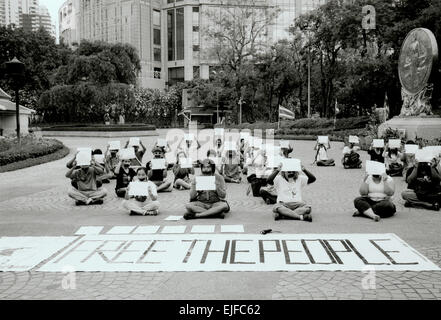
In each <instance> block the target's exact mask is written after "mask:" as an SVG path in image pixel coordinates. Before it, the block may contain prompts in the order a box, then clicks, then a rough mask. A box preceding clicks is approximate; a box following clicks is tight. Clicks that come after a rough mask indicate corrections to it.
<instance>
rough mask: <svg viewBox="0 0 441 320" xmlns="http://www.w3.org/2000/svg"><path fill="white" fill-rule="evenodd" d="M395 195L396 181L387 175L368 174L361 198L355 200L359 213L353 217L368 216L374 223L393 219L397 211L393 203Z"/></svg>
mask: <svg viewBox="0 0 441 320" xmlns="http://www.w3.org/2000/svg"><path fill="white" fill-rule="evenodd" d="M394 193H395V183H394V180H393V179H392V178H391V177H389V176H388V175H387V174H386V173H384V174H382V175H369V174H366V176H365V178H364V180H363V183H362V184H361V187H360V195H361V197H359V198H356V199H355V200H354V206H355V208H356V209H357V210H358V211H357V212H355V213H354V215H353V216H354V217H358V216H366V217H368V218H371V219H373V220H374V221H380V220H381V218H389V217H392V216H393V215H394V214H395V212H396V211H397V210H396V207H395V205H394V204H393V202H392V201H391V197H392V196H393V195H394Z"/></svg>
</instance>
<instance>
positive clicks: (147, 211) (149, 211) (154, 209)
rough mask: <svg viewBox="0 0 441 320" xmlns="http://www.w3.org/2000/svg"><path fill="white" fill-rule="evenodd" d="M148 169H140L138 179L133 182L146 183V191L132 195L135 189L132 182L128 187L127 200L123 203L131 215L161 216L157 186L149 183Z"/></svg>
mask: <svg viewBox="0 0 441 320" xmlns="http://www.w3.org/2000/svg"><path fill="white" fill-rule="evenodd" d="M146 171H147V169H145V168H139V169H138V171H137V173H136V177H135V178H134V179H133V182H143V183H145V187H146V189H145V190H142V191H143V192H140V194H139V195H134V196H131V195H130V193H131V192H130V188H131V187H132V188H133V185H132V183H133V182H131V183H130V184H129V185H128V187H127V192H126V196H125V200H124V201H123V207H124V208H125V209H127V210H128V211H129V212H130V215H142V216H157V215H158V214H159V201H158V193H157V191H156V185H155V184H154V183H153V182H151V181H148V178H147V172H146Z"/></svg>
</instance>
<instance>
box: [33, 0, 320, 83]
mask: <svg viewBox="0 0 441 320" xmlns="http://www.w3.org/2000/svg"><path fill="white" fill-rule="evenodd" d="M28 1H30V0H28ZM326 1H327V0H255V1H254V2H253V3H251V2H247V1H245V0H244V1H243V2H240V5H241V6H243V5H249V6H250V7H252V8H255V9H256V10H260V9H266V8H270V7H272V8H275V7H278V8H279V9H280V15H279V17H278V18H277V19H276V21H275V23H274V24H273V25H269V26H268V28H267V30H266V31H267V36H266V38H265V40H264V41H266V42H267V43H273V42H274V41H277V40H280V39H283V38H289V37H290V34H289V32H288V28H289V26H290V25H291V24H292V23H293V22H294V20H295V19H296V18H297V17H298V16H300V15H301V14H303V13H306V12H308V11H310V10H313V9H316V8H317V7H318V6H320V5H322V4H324V3H326ZM237 5H238V4H237V2H236V1H235V2H231V1H228V0H66V2H65V3H64V4H63V5H62V7H61V8H60V10H59V13H58V14H59V20H60V26H59V27H60V41H64V42H65V43H67V44H69V45H72V44H73V43H75V42H78V43H79V42H80V41H82V40H101V41H105V42H109V43H129V44H131V45H133V46H134V47H135V48H136V49H137V50H138V53H139V56H140V59H141V65H142V71H141V75H140V77H139V82H140V85H141V86H143V87H149V88H159V89H162V88H165V87H166V86H167V85H173V84H175V83H177V82H181V81H188V80H192V79H194V78H195V77H199V76H200V77H202V78H206V77H207V76H208V74H209V66H210V65H212V64H213V63H215V62H214V61H213V59H212V57H210V56H209V55H208V54H207V52H208V51H209V48H210V46H211V45H212V44H211V43H210V41H207V40H206V39H205V38H206V37H205V36H204V30H205V29H206V26H207V25H209V24H210V23H212V21H210V18H209V15H207V12H213V11H214V12H216V14H219V15H222V14H225V11H224V10H225V9H227V8H232V7H233V8H234V7H235V6H237Z"/></svg>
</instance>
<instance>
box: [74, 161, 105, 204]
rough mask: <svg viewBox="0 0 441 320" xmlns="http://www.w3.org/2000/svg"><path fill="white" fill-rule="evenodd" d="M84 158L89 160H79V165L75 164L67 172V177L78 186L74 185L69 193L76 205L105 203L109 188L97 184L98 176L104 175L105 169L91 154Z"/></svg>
mask: <svg viewBox="0 0 441 320" xmlns="http://www.w3.org/2000/svg"><path fill="white" fill-rule="evenodd" d="M77 156H79V154H78V155H77ZM87 157H89V158H87ZM83 159H87V160H85V161H83V160H79V161H78V166H77V164H75V166H73V167H72V168H71V169H69V171H68V172H67V173H66V177H67V178H69V179H72V180H73V181H75V183H76V188H75V187H72V188H71V189H70V190H69V192H68V195H69V197H71V198H72V199H74V200H75V201H76V205H90V204H103V199H104V198H105V197H106V195H107V190H106V189H105V188H103V187H98V186H97V176H99V175H102V174H103V173H104V170H103V169H102V167H101V166H98V165H97V164H96V163H95V161H94V160H92V159H91V155H90V154H89V155H88V156H86V157H83Z"/></svg>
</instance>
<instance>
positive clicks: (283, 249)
mask: <svg viewBox="0 0 441 320" xmlns="http://www.w3.org/2000/svg"><path fill="white" fill-rule="evenodd" d="M53 243H56V244H58V242H57V241H53V242H52V244H53ZM10 244H12V243H10ZM32 245H33V246H34V247H35V246H37V247H38V246H42V244H41V243H40V242H39V241H38V238H37V240H36V241H34V242H33V244H32ZM64 246H66V245H64ZM66 265H69V266H72V267H74V269H75V270H76V271H84V272H99V271H104V272H106V271H107V272H131V271H132V272H181V271H188V272H197V271H249V272H253V271H258V272H260V271H363V270H366V268H372V269H374V270H376V271H440V268H439V267H438V266H436V265H435V264H434V263H432V262H431V261H429V260H428V259H427V258H425V257H424V256H422V255H421V254H420V253H418V252H417V251H416V250H415V249H413V248H412V247H410V246H409V245H408V244H406V243H405V242H404V241H403V240H401V239H400V238H399V237H397V236H396V235H395V234H272V235H270V236H268V235H260V234H179V235H177V234H153V235H152V234H142V235H138V234H131V235H85V236H84V237H83V238H81V239H80V240H79V241H77V242H75V243H73V244H72V245H70V246H67V247H66V248H65V249H64V250H63V251H62V252H60V253H59V254H58V255H56V256H55V257H53V258H52V259H51V260H50V261H48V262H47V263H45V264H44V265H42V266H41V267H40V268H39V269H38V271H41V272H61V271H62V269H63V268H64V267H65V266H66Z"/></svg>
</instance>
